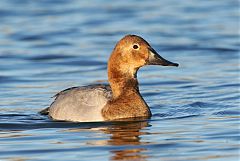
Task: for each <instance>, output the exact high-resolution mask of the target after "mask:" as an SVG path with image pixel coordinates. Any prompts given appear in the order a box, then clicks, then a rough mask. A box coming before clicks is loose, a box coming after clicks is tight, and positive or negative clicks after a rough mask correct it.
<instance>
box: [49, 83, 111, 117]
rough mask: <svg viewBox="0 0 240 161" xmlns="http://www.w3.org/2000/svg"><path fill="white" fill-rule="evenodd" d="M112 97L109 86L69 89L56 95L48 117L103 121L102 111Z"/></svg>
mask: <svg viewBox="0 0 240 161" xmlns="http://www.w3.org/2000/svg"><path fill="white" fill-rule="evenodd" d="M111 97H112V92H111V89H110V87H109V86H108V85H90V86H84V87H73V88H69V89H66V90H64V91H61V92H59V93H58V94H56V99H55V101H54V102H53V103H52V104H51V106H50V107H49V109H48V111H49V113H48V115H49V116H50V117H52V118H53V119H54V120H68V121H78V122H92V121H103V120H104V119H103V117H102V114H101V111H102V108H103V107H104V105H105V104H106V103H107V101H108V100H109V99H111Z"/></svg>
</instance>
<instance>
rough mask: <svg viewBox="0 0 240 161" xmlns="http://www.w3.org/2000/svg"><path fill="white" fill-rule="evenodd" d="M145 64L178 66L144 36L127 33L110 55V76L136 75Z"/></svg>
mask: <svg viewBox="0 0 240 161" xmlns="http://www.w3.org/2000/svg"><path fill="white" fill-rule="evenodd" d="M144 65H162V66H176V67H177V66H178V64H177V63H173V62H170V61H168V60H166V59H164V58H163V57H161V56H160V55H159V54H158V53H157V52H156V51H155V50H154V49H153V48H152V47H151V46H150V44H149V43H148V42H147V41H146V40H144V39H143V38H141V37H139V36H136V35H127V36H125V37H123V38H122V39H121V40H120V41H119V42H118V43H117V44H116V46H115V48H114V50H113V52H112V54H111V56H110V59H109V62H108V72H109V76H110V77H112V78H117V77H119V76H121V77H122V76H124V77H131V76H134V77H135V76H136V72H137V70H138V69H139V68H140V67H142V66H144Z"/></svg>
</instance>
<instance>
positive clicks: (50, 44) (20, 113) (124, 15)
mask: <svg viewBox="0 0 240 161" xmlns="http://www.w3.org/2000/svg"><path fill="white" fill-rule="evenodd" d="M104 2H105V3H104ZM0 22H1V24H0V91H1V92H0V160H7V161H9V160H10V161H13V160H156V161H158V160H167V161H169V160H170V161H172V160H174V161H175V160H179V161H180V160H182V161H183V160H194V161H196V160H214V161H215V160H239V158H240V154H239V153H240V151H239V116H240V112H239V104H240V91H239V89H240V83H239V63H240V62H239V49H240V48H239V46H240V42H239V2H238V1H237V0H212V1H208V0H202V1H198V0H189V1H181V2H180V1H178V0H166V1H137V0H135V1H114V3H113V2H112V1H111V2H110V1H106V0H105V1H100V0H99V1H98V0H95V1H91V2H88V1H85V2H83V1H77V0H68V1H63V0H54V1H50V0H38V1H32V0H21V1H20V0H11V1H10V0H1V2H0ZM129 33H131V34H138V35H141V36H142V37H144V38H145V39H146V40H148V41H149V42H150V43H151V44H152V46H153V47H154V48H155V49H156V50H157V51H158V52H159V53H160V54H161V55H162V56H163V57H165V58H167V59H169V60H171V61H173V62H178V63H179V64H180V67H179V68H174V67H156V66H149V67H144V68H142V69H141V70H140V71H139V73H138V78H139V82H140V90H141V93H142V95H143V96H144V98H145V100H146V101H147V103H148V104H149V106H150V107H151V111H152V113H153V117H152V118H151V119H149V120H142V121H125V122H105V123H101V122H96V123H71V122H54V121H51V120H49V119H48V118H47V117H45V116H40V115H39V114H38V113H37V112H38V111H40V110H41V109H43V108H45V107H47V106H49V104H50V103H51V102H52V100H53V99H52V98H51V96H53V95H54V94H55V93H56V92H58V91H60V90H63V89H65V88H68V87H71V86H82V85H87V84H94V83H99V82H100V83H102V82H103V83H106V82H107V74H106V63H107V59H108V57H109V55H110V53H111V51H112V49H113V47H114V45H115V43H116V42H117V41H118V40H119V39H120V38H122V37H123V36H124V35H126V34H129Z"/></svg>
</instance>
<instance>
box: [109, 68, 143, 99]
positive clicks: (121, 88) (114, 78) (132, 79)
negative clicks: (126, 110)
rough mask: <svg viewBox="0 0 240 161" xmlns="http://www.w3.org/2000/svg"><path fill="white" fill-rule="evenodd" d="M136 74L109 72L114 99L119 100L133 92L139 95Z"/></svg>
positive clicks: (117, 71)
mask: <svg viewBox="0 0 240 161" xmlns="http://www.w3.org/2000/svg"><path fill="white" fill-rule="evenodd" d="M136 72H137V71H135V73H134V74H132V73H127V72H126V73H122V72H121V71H119V70H116V69H115V70H114V71H111V70H108V79H109V80H108V81H109V83H110V86H111V89H112V93H113V98H117V97H119V96H121V95H124V94H128V93H129V92H131V93H132V92H133V93H136V94H139V88H138V80H137V76H136Z"/></svg>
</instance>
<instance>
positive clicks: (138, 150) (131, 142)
mask: <svg viewBox="0 0 240 161" xmlns="http://www.w3.org/2000/svg"><path fill="white" fill-rule="evenodd" d="M148 125H149V124H148V122H146V121H144V122H129V123H126V122H125V123H119V124H115V125H113V126H111V127H109V128H106V129H102V130H103V131H104V133H107V134H111V137H110V139H109V140H107V144H108V145H113V146H116V150H111V151H110V152H111V153H112V154H113V155H112V157H111V160H145V159H146V158H147V157H148V156H147V155H146V154H143V152H144V151H146V149H144V148H142V147H138V146H137V145H144V144H148V142H143V141H141V135H144V134H146V133H145V132H141V129H143V128H144V127H147V126H148Z"/></svg>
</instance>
